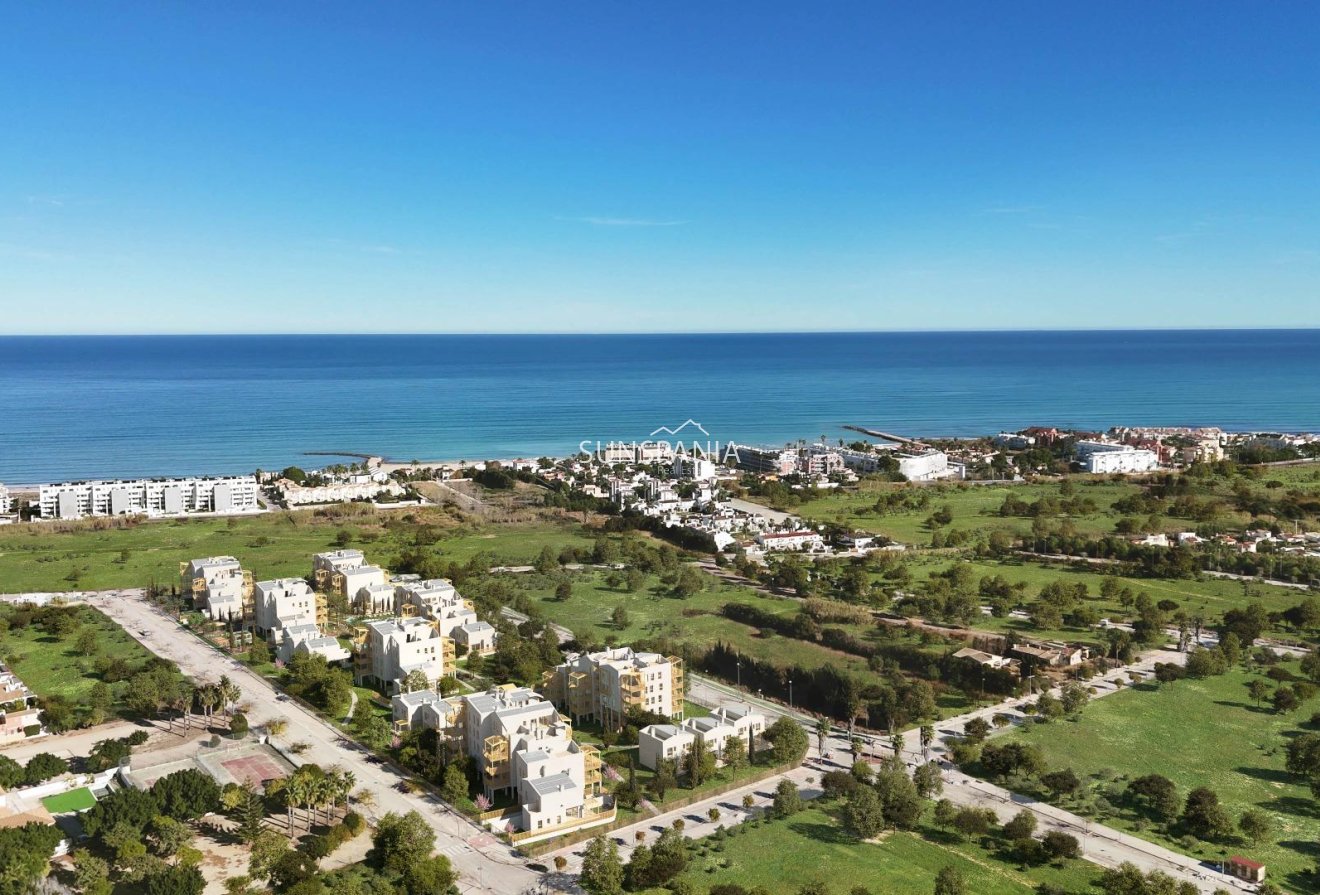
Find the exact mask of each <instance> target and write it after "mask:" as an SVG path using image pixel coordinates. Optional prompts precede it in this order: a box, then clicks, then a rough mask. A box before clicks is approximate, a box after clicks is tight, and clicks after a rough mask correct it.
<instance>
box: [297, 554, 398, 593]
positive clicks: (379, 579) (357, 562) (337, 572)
mask: <svg viewBox="0 0 1320 895" xmlns="http://www.w3.org/2000/svg"><path fill="white" fill-rule="evenodd" d="M385 579H386V572H385V570H384V569H382V568H380V567H379V566H373V565H371V564H369V563H368V562H367V558H366V557H365V556H363V554H362V551H361V550H332V551H330V552H328V553H317V554H314V555H313V556H312V580H313V581H314V582H316V587H317V589H318V590H321V591H334V592H335V593H337V594H339V595H341V596H344V597H347V598H348V599H349V600H353V599H354V598H355V597H356V596H357V593H358V591H360V590H361V589H362V588H364V587H376V586H379V585H382V584H384V583H385Z"/></svg>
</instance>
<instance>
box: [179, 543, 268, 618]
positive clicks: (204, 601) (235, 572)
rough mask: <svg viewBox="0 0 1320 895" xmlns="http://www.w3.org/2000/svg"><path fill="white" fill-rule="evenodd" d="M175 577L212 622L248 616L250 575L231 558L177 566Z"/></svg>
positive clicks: (212, 558) (217, 558)
mask: <svg viewBox="0 0 1320 895" xmlns="http://www.w3.org/2000/svg"><path fill="white" fill-rule="evenodd" d="M179 575H180V577H181V578H182V582H183V588H184V591H185V592H187V593H190V594H191V595H192V598H193V606H194V607H195V608H197V609H199V610H201V611H202V612H204V613H206V616H207V618H209V619H211V620H212V621H228V620H230V619H235V618H243V617H245V616H247V615H250V614H251V613H252V609H253V596H254V585H253V583H252V573H251V572H247V571H244V569H243V567H242V566H241V565H240V564H239V562H238V560H237V559H235V558H234V557H232V556H210V557H205V558H203V559H194V560H192V561H190V562H186V563H180V567H179Z"/></svg>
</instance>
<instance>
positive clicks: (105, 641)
mask: <svg viewBox="0 0 1320 895" xmlns="http://www.w3.org/2000/svg"><path fill="white" fill-rule="evenodd" d="M77 611H78V616H79V620H80V622H81V628H79V629H75V630H74V631H73V632H72V633H70V634H69V635H68V636H67V637H64V638H57V637H55V636H53V635H51V634H49V633H47V632H45V631H43V630H42V629H41V628H39V627H38V626H37V625H34V624H33V625H27V626H25V627H15V626H14V625H12V624H9V623H8V622H9V620H10V619H11V618H12V617H13V615H14V613H16V612H17V609H16V607H11V606H3V607H0V620H4V621H5V622H6V624H5V625H4V626H3V629H2V630H0V656H3V657H4V660H5V662H6V663H8V664H9V666H10V667H11V668H12V669H13V671H14V673H15V674H17V675H18V676H19V678H21V679H22V681H23V683H25V684H27V685H28V687H29V688H30V689H31V690H32V691H33V692H34V693H36V694H37V695H38V696H63V697H65V698H67V699H68V700H69V701H70V702H74V703H78V702H82V701H83V700H84V698H85V697H86V696H87V694H88V691H89V690H91V688H92V687H93V686H94V685H95V684H96V683H97V681H99V680H100V678H99V677H98V676H97V673H96V667H95V662H96V659H97V658H98V657H118V658H122V659H123V660H124V661H125V662H126V663H127V664H128V666H129V667H130V669H132V670H137V668H138V667H139V666H141V665H143V664H144V663H145V662H147V661H148V660H149V659H150V658H151V654H150V653H148V652H147V650H146V649H145V648H144V647H143V646H142V645H141V644H140V643H138V642H137V641H136V640H134V639H133V638H131V637H129V636H128V634H127V632H125V631H124V629H123V628H121V627H119V625H117V624H115V623H114V622H113V621H111V620H110V619H109V618H107V617H106V616H105V615H103V614H102V613H101V612H99V611H97V610H96V609H93V608H91V607H90V606H80V607H78V610H77ZM82 630H90V631H92V632H93V633H94V634H95V638H96V652H95V654H93V655H86V654H84V653H82V652H80V651H79V650H78V648H77V646H76V645H75V644H76V642H77V640H78V638H79V634H80V632H81V631H82ZM127 686H128V684H127V682H126V681H120V682H116V683H114V684H110V685H109V687H110V692H111V694H112V696H113V702H112V704H111V706H110V710H111V711H115V710H118V709H120V708H122V703H121V702H120V699H121V697H122V695H123V691H124V688H125V687H127Z"/></svg>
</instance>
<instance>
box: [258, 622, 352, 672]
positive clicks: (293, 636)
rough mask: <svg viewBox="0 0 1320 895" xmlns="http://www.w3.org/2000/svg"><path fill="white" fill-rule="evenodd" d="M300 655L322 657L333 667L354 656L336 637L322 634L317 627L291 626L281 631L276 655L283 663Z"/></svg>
mask: <svg viewBox="0 0 1320 895" xmlns="http://www.w3.org/2000/svg"><path fill="white" fill-rule="evenodd" d="M299 653H307V654H309V655H313V656H322V657H323V658H324V659H325V660H326V662H329V663H330V664H331V665H339V664H342V663H344V662H347V661H348V660H349V659H350V658H352V656H353V654H352V653H350V652H349V651H348V650H347V649H345V648H344V645H343V644H342V643H340V642H339V641H338V640H336V639H335V638H334V637H329V636H327V635H325V634H323V633H321V629H320V628H318V627H317V626H316V625H290V626H289V627H287V628H284V629H283V630H281V632H280V639H279V643H278V644H277V645H276V647H275V655H276V657H277V658H279V659H280V660H281V661H283V662H291V661H293V657H294V656H296V655H298V654H299Z"/></svg>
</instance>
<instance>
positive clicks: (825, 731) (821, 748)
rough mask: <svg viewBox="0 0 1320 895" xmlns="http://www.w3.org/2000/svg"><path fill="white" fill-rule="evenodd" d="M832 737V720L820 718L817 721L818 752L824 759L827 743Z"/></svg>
mask: <svg viewBox="0 0 1320 895" xmlns="http://www.w3.org/2000/svg"><path fill="white" fill-rule="evenodd" d="M829 737H830V719H829V718H818V719H817V720H816V752H817V754H819V755H820V756H821V757H822V758H823V757H824V756H825V741H826V740H828V739H829Z"/></svg>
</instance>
